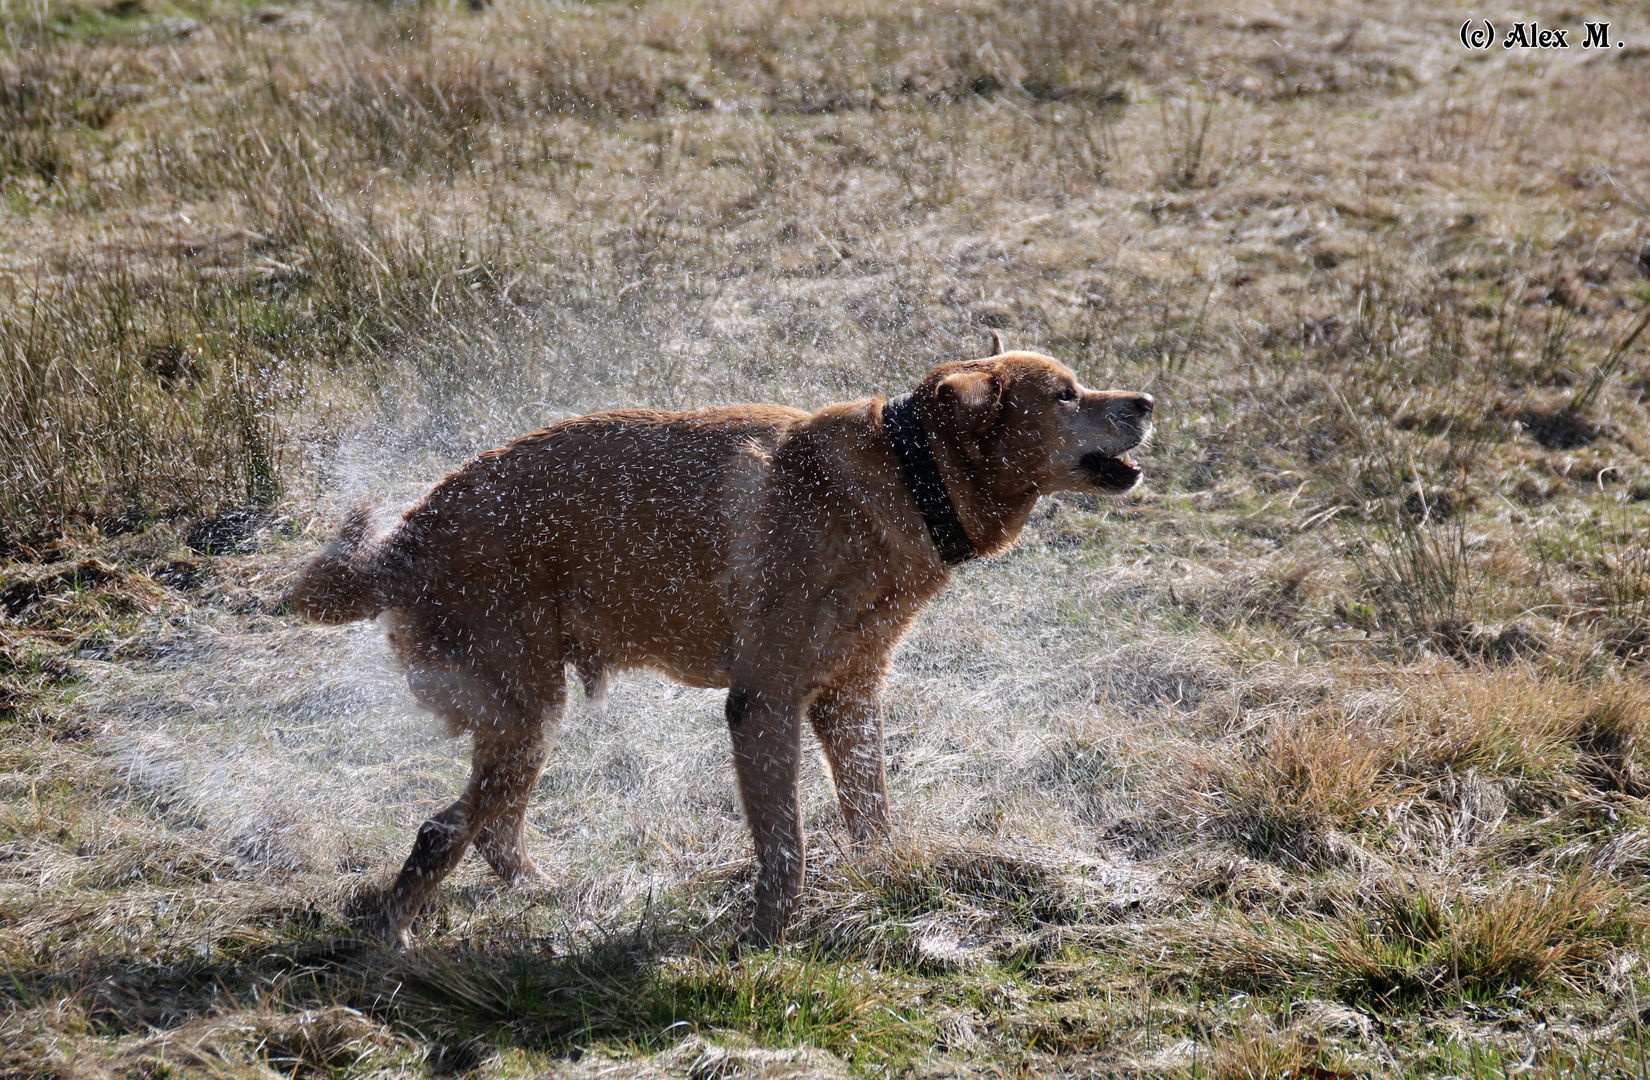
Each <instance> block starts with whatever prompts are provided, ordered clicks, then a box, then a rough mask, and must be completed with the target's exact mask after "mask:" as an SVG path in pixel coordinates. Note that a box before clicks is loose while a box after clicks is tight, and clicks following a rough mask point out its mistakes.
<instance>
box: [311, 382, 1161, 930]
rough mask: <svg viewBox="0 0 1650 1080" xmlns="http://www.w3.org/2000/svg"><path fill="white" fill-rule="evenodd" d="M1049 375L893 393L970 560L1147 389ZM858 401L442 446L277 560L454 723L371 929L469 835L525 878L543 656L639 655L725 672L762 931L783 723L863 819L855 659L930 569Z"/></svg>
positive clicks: (591, 669)
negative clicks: (421, 483)
mask: <svg viewBox="0 0 1650 1080" xmlns="http://www.w3.org/2000/svg"><path fill="white" fill-rule="evenodd" d="M1074 386H1075V383H1074V380H1073V379H1072V376H1071V374H1070V372H1069V371H1068V370H1067V369H1066V368H1064V367H1063V366H1062V365H1060V364H1058V363H1057V362H1055V361H1053V360H1050V359H1049V358H1047V357H1043V356H1039V355H1037V354H1034V353H1005V354H1001V355H997V356H993V357H990V358H987V359H985V360H974V361H959V362H955V363H951V364H943V365H941V366H939V367H937V368H935V369H934V370H933V371H932V372H930V373H929V375H928V376H927V378H926V379H924V380H923V382H922V384H921V385H920V386H919V387H918V388H917V389H916V390H915V391H914V397H915V398H916V401H917V404H918V409H919V413H920V415H921V416H922V419H923V424H924V428H925V431H926V433H927V436H928V442H929V445H930V447H931V449H932V451H933V453H934V457H935V459H936V462H937V464H938V466H939V469H940V472H941V475H942V477H943V479H944V481H945V484H946V488H947V490H948V491H949V493H950V495H951V498H952V501H953V503H954V505H955V506H956V509H957V514H958V516H959V518H960V519H961V521H962V523H963V525H964V527H965V529H966V531H967V533H968V535H969V537H970V538H971V540H972V541H973V543H974V546H975V548H976V549H977V551H978V552H979V554H981V555H993V554H997V553H1000V552H1002V551H1005V550H1007V549H1008V548H1009V547H1010V546H1012V544H1013V543H1014V541H1015V539H1016V538H1017V537H1018V535H1019V533H1020V530H1021V528H1022V527H1023V526H1024V524H1025V521H1026V518H1027V516H1028V515H1029V514H1030V512H1031V509H1032V506H1033V504H1034V503H1035V502H1036V499H1037V497H1038V496H1039V495H1041V494H1044V493H1047V492H1049V491H1054V490H1073V489H1075V490H1091V491H1092V490H1107V489H1108V488H1107V485H1106V483H1105V482H1102V481H1099V480H1096V479H1095V477H1093V476H1091V475H1088V474H1086V473H1084V471H1083V470H1082V469H1081V468H1079V467H1078V466H1077V464H1076V460H1077V457H1078V456H1079V455H1078V453H1077V450H1078V449H1091V448H1092V447H1090V446H1088V445H1087V444H1086V443H1085V444H1084V445H1083V446H1082V447H1077V445H1076V442H1074V439H1076V440H1077V441H1078V442H1081V441H1082V440H1083V439H1088V440H1089V441H1090V442H1095V441H1097V442H1098V443H1099V444H1104V453H1105V454H1107V455H1113V454H1121V453H1122V452H1124V451H1126V450H1127V448H1128V447H1130V446H1133V445H1135V444H1136V443H1138V442H1139V441H1140V440H1141V438H1143V437H1144V436H1145V434H1146V433H1147V432H1148V431H1149V427H1150V423H1149V414H1150V409H1151V399H1150V398H1149V397H1147V396H1146V395H1140V394H1127V393H1100V392H1095V391H1086V390H1081V389H1080V388H1078V389H1077V390H1076V391H1075V393H1077V394H1078V395H1079V396H1078V397H1077V398H1076V399H1070V398H1068V399H1065V400H1064V401H1061V400H1060V399H1059V398H1058V395H1060V394H1061V393H1067V394H1070V393H1073V391H1072V389H1071V388H1072V387H1074ZM883 404H884V402H883V399H882V398H880V397H877V398H871V399H869V400H864V401H855V402H847V403H843V404H838V405H829V406H827V407H825V408H823V409H820V410H819V411H818V412H815V413H812V414H809V413H805V412H801V411H799V410H796V409H789V408H783V407H780V406H772V405H740V406H732V407H727V408H718V409H705V410H700V411H697V412H687V413H666V412H653V411H647V410H628V411H623V412H609V413H601V414H597V415H594V416H586V417H581V418H578V419H574V420H569V421H566V422H565V423H561V424H556V425H554V426H552V427H549V428H545V429H543V430H541V431H536V432H534V433H532V434H530V435H526V436H523V437H522V438H520V439H517V440H515V441H514V442H512V443H510V444H508V445H506V446H504V447H501V448H499V449H497V450H493V451H489V452H488V453H485V454H482V455H480V456H479V457H477V458H475V459H474V460H472V461H470V462H468V463H467V464H465V465H464V466H463V467H461V468H460V469H458V470H457V471H456V472H454V473H453V474H452V475H450V476H448V477H447V478H446V479H445V480H443V481H442V482H441V483H440V484H438V485H437V486H436V487H435V488H434V489H433V490H432V491H431V492H430V493H429V494H428V495H427V496H426V497H425V498H424V500H423V501H422V502H420V503H419V504H418V505H417V506H415V507H413V508H412V509H411V510H409V511H408V512H407V513H406V515H405V516H404V517H403V519H402V520H401V522H400V523H399V524H398V526H397V527H396V528H395V529H394V530H393V531H391V532H390V533H389V535H387V536H383V537H378V538H373V537H370V536H369V535H368V531H369V530H368V521H367V515H366V514H365V513H364V512H360V511H358V512H357V513H355V514H353V515H352V516H351V517H350V518H349V519H348V520H347V521H346V523H345V525H344V527H343V528H342V529H341V531H340V533H339V535H338V537H336V538H335V539H334V540H333V541H332V542H330V543H329V544H328V545H327V546H326V547H325V548H324V549H323V550H322V552H321V553H320V554H319V555H318V556H317V557H316V558H315V560H314V561H312V563H311V564H310V565H309V566H308V567H307V568H306V569H305V571H304V573H303V574H302V575H300V578H299V581H298V583H297V585H296V587H295V589H294V590H293V594H292V603H293V607H294V609H295V610H296V611H298V612H299V613H300V614H302V615H305V616H307V617H309V618H312V619H316V620H318V621H322V622H344V621H349V620H352V619H358V618H367V617H372V616H379V617H380V618H381V621H382V622H384V624H385V625H386V628H387V631H388V635H389V639H390V641H391V643H392V645H393V646H394V648H395V651H396V653H397V654H398V655H399V657H400V659H401V661H402V663H403V664H404V665H405V667H406V669H407V677H408V683H409V685H410V686H411V688H412V690H413V693H414V694H415V695H416V696H417V697H418V698H419V699H420V700H421V701H422V702H423V703H424V704H425V705H427V706H428V707H430V708H431V709H433V710H434V711H435V712H436V713H438V714H439V715H441V716H442V717H444V718H445V719H446V721H447V722H448V723H449V725H451V727H452V728H453V729H454V730H455V731H461V732H469V733H470V734H471V735H472V736H473V738H474V750H473V758H472V772H471V777H470V781H469V784H468V786H467V787H466V789H465V791H464V792H463V794H462V795H461V796H460V798H459V800H458V801H457V802H455V803H454V804H453V805H452V806H450V807H448V808H447V809H446V810H444V811H442V812H441V813H440V814H438V815H436V816H435V817H433V818H431V819H429V820H428V821H426V822H425V823H424V825H423V826H422V827H421V828H420V829H419V833H418V838H417V841H416V844H415V846H414V848H413V852H412V854H411V855H410V856H409V857H408V859H407V862H406V865H405V866H404V868H403V869H402V871H401V873H400V875H399V876H398V878H397V879H396V881H395V883H394V885H393V886H392V887H391V889H390V892H389V894H388V896H387V899H386V902H385V907H384V913H383V915H382V917H381V920H380V929H381V930H382V931H383V932H384V933H386V934H388V935H390V936H393V937H394V938H396V939H397V940H400V941H403V942H405V941H406V940H408V933H409V927H410V925H411V923H412V920H413V918H414V917H415V916H416V915H417V913H418V911H419V909H420V908H421V907H422V906H423V904H424V902H425V901H426V900H427V899H428V897H429V895H430V894H431V892H432V891H433V890H434V889H435V887H436V886H437V885H438V884H439V883H440V881H441V879H442V878H443V877H444V876H446V874H447V873H448V872H450V871H451V870H452V868H453V867H454V866H455V865H456V864H457V862H458V860H459V859H460V858H461V857H462V856H463V854H464V851H465V850H466V849H467V848H468V847H469V845H471V844H472V843H473V844H474V845H475V846H476V848H477V849H478V850H479V851H480V853H481V854H482V856H483V857H484V858H486V859H487V861H488V863H489V864H490V865H491V866H492V867H493V869H494V870H495V871H497V872H498V873H499V874H500V875H501V876H503V877H504V878H506V879H507V880H512V881H515V880H523V879H532V878H535V877H538V876H540V874H539V871H538V869H537V867H536V866H535V865H534V863H533V860H532V858H531V857H530V856H529V855H528V853H527V849H526V844H525V837H524V819H525V814H526V809H527V805H528V801H529V799H530V797H531V794H532V790H533V787H534V785H535V784H536V782H537V780H538V776H539V773H540V771H541V770H542V768H543V765H544V759H545V755H546V753H547V751H548V749H549V744H550V740H551V738H552V736H553V734H554V731H555V728H556V725H557V723H558V722H559V720H560V718H561V715H562V712H563V710H564V705H565V701H566V683H565V674H564V672H565V668H566V667H567V666H572V667H573V668H574V670H575V671H576V672H577V674H578V675H579V676H580V677H581V679H583V681H584V685H585V688H586V690H587V692H589V693H591V694H592V695H597V694H599V693H600V692H601V690H602V688H603V687H604V685H605V680H606V677H607V675H608V673H609V672H611V671H616V670H623V669H626V668H635V667H643V666H646V667H652V668H656V669H659V670H662V671H664V672H666V673H667V674H669V675H671V676H673V677H674V678H677V679H679V680H681V681H683V682H686V683H688V684H691V685H694V686H717V687H719V686H727V687H728V688H729V694H728V706H727V716H728V723H729V729H730V734H731V737H732V741H733V756H734V763H735V770H736V773H737V776H738V781H739V788H740V795H741V798H742V801H743V804H744V807H745V814H746V818H747V820H748V822H749V824H750V828H751V831H752V834H753V837H754V840H755V845H756V853H757V862H758V874H757V883H756V916H755V927H754V934H755V936H756V937H757V938H758V939H761V940H772V939H774V938H777V937H778V936H779V935H780V934H781V933H782V932H783V930H784V926H785V923H786V921H787V919H788V917H789V915H790V911H791V909H792V907H793V906H794V903H795V901H796V897H797V894H798V891H799V889H800V887H801V881H802V869H803V839H802V827H801V816H800V808H799V805H798V794H797V775H798V766H799V762H800V756H801V721H802V718H803V717H804V716H806V717H807V719H808V720H809V722H810V723H811V725H812V727H813V729H814V731H815V733H816V735H817V736H818V738H819V742H820V745H821V747H822V748H823V750H824V752H825V756H826V759H827V761H828V763H829V765H830V768H831V773H832V777H833V779H834V781H835V784H836V789H837V795H838V799H839V801H840V803H841V806H842V811H843V814H844V817H845V818H846V822H847V826H848V829H849V832H850V833H851V834H852V836H853V838H854V840H855V841H856V842H868V841H871V840H874V839H875V838H877V837H879V836H881V835H883V834H885V833H886V832H887V831H888V828H889V816H888V805H887V794H886V785H885V781H884V775H883V749H882V720H881V713H880V703H879V698H880V688H881V683H882V678H883V675H884V672H885V671H886V669H887V665H888V658H889V655H890V653H891V652H892V650H893V648H894V646H895V644H896V643H897V642H898V640H899V638H900V636H901V635H902V634H903V633H904V632H905V629H906V627H907V626H908V625H909V624H910V622H911V620H912V618H913V617H914V616H915V615H916V613H917V612H918V610H920V609H921V607H922V606H923V605H924V604H925V603H927V602H928V600H929V599H930V598H932V597H933V596H934V594H935V593H936V592H937V591H938V590H939V589H940V587H941V586H942V585H943V584H944V583H945V580H946V578H947V576H948V574H949V570H948V568H947V567H946V566H945V565H944V564H943V563H942V562H941V560H940V558H939V555H938V553H937V551H936V549H935V547H934V545H933V543H932V542H931V541H930V539H929V536H928V533H927V530H926V527H925V525H924V523H923V520H922V517H921V515H920V513H919V511H918V509H917V506H916V503H915V501H914V499H913V498H912V496H911V494H910V491H909V489H908V487H907V485H906V480H905V478H904V475H903V473H902V471H901V467H900V464H899V460H898V458H897V457H896V455H895V453H894V450H893V448H892V446H891V444H890V443H889V440H888V438H887V437H886V435H885V433H884V431H883V427H882V408H883ZM1061 410H1064V411H1063V412H1062V411H1061ZM1073 432H1078V433H1079V435H1081V438H1078V436H1077V435H1074V434H1073ZM1091 435H1092V436H1093V437H1092V438H1090V436H1091ZM1129 483H1130V484H1132V481H1129ZM1118 489H1119V488H1118V486H1117V482H1115V481H1114V482H1112V485H1111V487H1110V490H1118Z"/></svg>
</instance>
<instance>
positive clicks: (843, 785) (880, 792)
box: [808, 670, 889, 845]
mask: <svg viewBox="0 0 1650 1080" xmlns="http://www.w3.org/2000/svg"><path fill="white" fill-rule="evenodd" d="M808 720H809V722H810V723H812V724H813V728H814V734H815V735H817V736H818V737H819V745H820V747H821V748H823V749H824V751H825V759H826V761H828V762H830V765H831V780H832V782H834V783H835V784H836V797H837V802H838V803H840V804H841V806H842V817H843V819H844V820H845V821H846V823H847V825H848V835H849V836H851V837H853V838H854V843H855V844H856V845H864V844H868V843H870V842H872V841H875V840H880V839H881V838H882V837H884V836H886V835H888V828H889V820H888V781H887V777H886V774H885V772H884V769H883V763H882V762H883V752H882V672H881V671H880V670H873V671H865V672H858V671H856V672H853V673H851V674H849V675H845V676H843V677H840V678H839V679H838V680H837V681H836V682H835V683H833V684H832V685H830V686H827V687H826V688H825V689H824V690H822V691H820V693H819V696H818V697H816V698H814V701H813V704H812V705H809V706H808Z"/></svg>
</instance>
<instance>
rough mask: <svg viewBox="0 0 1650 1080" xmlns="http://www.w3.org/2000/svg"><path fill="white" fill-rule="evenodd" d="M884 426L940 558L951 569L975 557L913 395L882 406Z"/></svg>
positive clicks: (972, 545) (897, 398)
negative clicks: (929, 443) (935, 460)
mask: <svg viewBox="0 0 1650 1080" xmlns="http://www.w3.org/2000/svg"><path fill="white" fill-rule="evenodd" d="M882 426H883V430H885V431H887V432H888V441H889V442H891V443H893V444H894V453H896V454H898V455H899V464H900V468H901V469H902V470H903V471H904V472H905V483H906V486H908V487H909V488H910V489H911V494H912V495H913V496H915V497H916V500H917V509H918V510H920V511H922V520H923V524H925V525H927V526H928V535H929V536H930V537H932V538H933V540H934V546H935V547H937V548H939V549H940V558H942V559H944V560H945V564H946V565H947V566H956V565H957V564H958V563H965V562H967V561H968V560H969V559H972V558H974V556H975V554H976V553H975V551H974V542H973V541H972V540H970V539H969V538H968V533H967V531H966V530H964V529H963V524H962V521H961V520H959V519H958V517H957V508H956V507H955V506H954V505H952V503H951V495H950V493H949V492H947V491H946V490H945V481H944V480H943V479H941V478H940V467H939V466H938V465H936V464H934V454H933V451H931V450H929V449H928V436H927V435H926V434H925V433H924V432H923V430H922V417H921V416H918V415H917V403H916V401H915V400H913V399H912V397H911V395H910V394H901V395H900V396H899V397H896V398H889V399H888V403H887V404H885V405H884V406H883V407H882Z"/></svg>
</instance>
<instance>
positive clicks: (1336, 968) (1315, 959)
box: [1201, 877, 1644, 1009]
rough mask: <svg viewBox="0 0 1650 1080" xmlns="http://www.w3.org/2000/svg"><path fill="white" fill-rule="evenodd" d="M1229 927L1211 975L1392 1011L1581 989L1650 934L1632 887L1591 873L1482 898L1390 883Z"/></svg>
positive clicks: (1213, 944) (1211, 944) (1214, 943)
mask: <svg viewBox="0 0 1650 1080" xmlns="http://www.w3.org/2000/svg"><path fill="white" fill-rule="evenodd" d="M1223 922H1224V923H1225V925H1223V926H1222V927H1221V931H1220V934H1219V935H1218V937H1211V938H1210V939H1209V940H1206V941H1205V942H1203V944H1202V946H1201V947H1202V948H1204V949H1206V950H1208V951H1207V955H1206V960H1205V963H1204V966H1203V968H1202V972H1203V976H1204V977H1206V978H1211V979H1212V980H1213V981H1215V982H1216V983H1223V984H1226V985H1237V986H1246V987H1255V988H1260V987H1266V988H1269V989H1272V990H1276V989H1279V988H1288V989H1291V990H1293V991H1295V992H1302V991H1310V990H1313V989H1327V990H1330V991H1331V992H1332V993H1333V994H1334V995H1335V996H1337V997H1339V998H1341V999H1342V1000H1345V1001H1347V1002H1350V1003H1353V1004H1370V1005H1374V1006H1376V1007H1378V1008H1381V1009H1395V1008H1402V1009H1413V1008H1416V1007H1418V1006H1421V1005H1424V1004H1427V1003H1436V1002H1440V1001H1450V1000H1460V999H1463V998H1464V999H1467V1000H1475V1001H1489V1000H1493V999H1494V998H1496V997H1497V996H1498V995H1501V994H1503V993H1507V992H1513V993H1517V994H1533V993H1536V992H1538V991H1540V990H1542V989H1544V988H1546V987H1549V986H1552V985H1555V984H1556V985H1561V986H1567V987H1575V986H1578V985H1579V984H1580V983H1582V982H1584V981H1587V980H1589V979H1592V978H1595V977H1596V976H1597V974H1598V972H1599V971H1600V970H1601V969H1602V965H1603V964H1604V963H1606V962H1607V961H1608V960H1610V959H1611V958H1613V957H1615V956H1616V955H1618V954H1619V952H1620V951H1621V950H1624V949H1627V948H1630V947H1632V946H1633V945H1634V944H1636V943H1637V942H1639V941H1640V940H1641V938H1642V935H1643V929H1644V927H1643V923H1642V921H1641V920H1640V919H1639V917H1638V916H1637V915H1636V914H1635V913H1634V910H1633V906H1632V893H1631V892H1629V891H1627V890H1625V889H1622V888H1621V887H1620V886H1617V885H1613V884H1609V883H1606V882H1601V881H1597V880H1594V879H1591V878H1587V877H1579V878H1572V879H1570V880H1567V881H1557V882H1545V883H1533V884H1532V883H1524V882H1503V883H1498V885H1497V887H1495V888H1494V889H1489V890H1485V891H1482V892H1472V893H1469V892H1465V891H1450V890H1443V889H1440V888H1438V887H1437V886H1436V885H1428V884H1423V883H1421V882H1419V881H1414V880H1411V881H1404V882H1388V883H1386V884H1385V885H1383V886H1381V887H1380V888H1379V889H1378V890H1377V891H1376V892H1375V893H1374V894H1373V895H1372V896H1369V897H1367V898H1363V899H1361V900H1360V902H1359V903H1358V904H1356V905H1354V906H1353V907H1352V908H1351V910H1348V911H1342V912H1337V913H1335V914H1330V915H1320V916H1311V917H1306V918H1304V919H1280V918H1276V917H1273V916H1267V915H1243V916H1237V917H1235V918H1234V919H1232V920H1230V921H1229V922H1227V921H1224V920H1223Z"/></svg>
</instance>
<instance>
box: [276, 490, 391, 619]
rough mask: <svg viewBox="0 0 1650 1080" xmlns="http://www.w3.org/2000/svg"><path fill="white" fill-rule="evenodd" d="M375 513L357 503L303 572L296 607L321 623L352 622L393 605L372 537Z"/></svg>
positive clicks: (295, 590)
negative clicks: (370, 534) (369, 539)
mask: <svg viewBox="0 0 1650 1080" xmlns="http://www.w3.org/2000/svg"><path fill="white" fill-rule="evenodd" d="M371 517H372V511H371V509H370V508H369V507H368V506H366V505H365V504H360V505H358V506H356V507H355V509H353V510H351V511H350V512H349V516H348V517H346V518H344V524H343V526H342V527H341V528H339V530H338V535H337V536H334V537H333V538H332V539H331V540H328V541H327V544H326V546H325V547H323V548H322V549H321V551H320V554H318V555H316V556H315V558H313V559H311V560H310V563H309V565H308V566H306V567H304V568H303V570H302V571H301V572H299V574H298V581H297V582H296V583H295V584H294V585H293V586H292V592H291V593H289V594H288V597H287V598H288V600H289V601H290V602H291V604H292V610H293V611H295V612H297V613H298V614H299V615H301V616H303V617H304V618H306V619H311V620H313V621H315V622H318V623H346V622H354V621H355V620H356V619H371V618H373V617H375V616H376V615H378V614H379V612H381V611H383V610H384V609H385V608H386V607H388V606H389V603H388V600H387V598H386V595H385V593H386V589H385V585H386V584H387V582H386V581H385V580H384V573H383V566H382V563H381V561H380V559H379V545H378V544H376V543H372V542H369V541H368V540H367V526H368V525H369V524H370V522H371Z"/></svg>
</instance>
